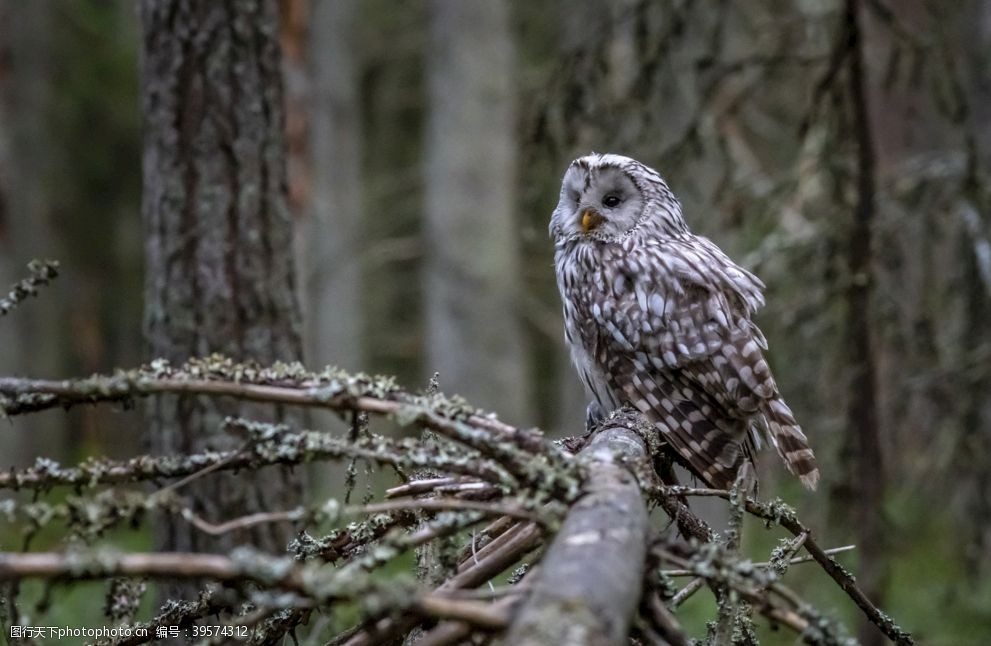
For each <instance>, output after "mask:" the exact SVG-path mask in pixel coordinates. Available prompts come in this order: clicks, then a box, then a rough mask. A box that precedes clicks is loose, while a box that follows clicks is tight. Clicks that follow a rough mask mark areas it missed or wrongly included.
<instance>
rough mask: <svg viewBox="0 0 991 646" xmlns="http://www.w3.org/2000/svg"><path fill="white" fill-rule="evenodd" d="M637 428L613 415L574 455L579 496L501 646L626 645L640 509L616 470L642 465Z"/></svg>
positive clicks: (641, 536) (631, 418) (642, 538)
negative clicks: (579, 466)
mask: <svg viewBox="0 0 991 646" xmlns="http://www.w3.org/2000/svg"><path fill="white" fill-rule="evenodd" d="M638 424H639V416H637V415H632V414H627V413H623V414H617V415H616V416H614V417H613V418H612V419H611V420H609V421H608V422H606V424H605V425H604V427H603V429H602V430H601V431H599V432H598V433H597V434H596V435H595V437H594V438H593V439H592V441H591V442H590V443H589V444H588V446H587V447H586V448H585V449H583V450H582V451H581V453H580V459H581V460H582V462H583V463H584V464H585V467H586V473H587V479H586V481H585V485H584V489H583V491H584V493H583V496H582V497H581V498H580V499H579V500H578V501H577V502H576V503H575V504H574V505H573V506H572V508H571V510H570V511H569V513H568V515H567V517H566V518H565V521H564V524H563V526H562V527H561V530H560V531H559V532H558V534H557V536H556V537H555V538H554V541H553V542H552V543H551V545H550V547H549V548H548V550H547V553H546V554H545V555H544V558H543V559H542V561H541V567H540V572H538V573H537V574H536V575H535V576H536V578H535V580H534V582H533V583H532V585H533V592H532V593H531V595H530V597H529V598H528V599H527V602H526V604H525V605H524V606H523V608H522V610H521V611H520V613H519V615H518V616H517V617H516V619H515V620H514V621H513V624H512V626H511V628H510V630H509V633H508V637H507V641H508V642H509V643H512V644H523V645H530V644H533V645H536V644H551V643H568V644H617V645H618V644H624V643H626V641H627V634H628V631H629V626H630V621H631V619H632V617H633V613H634V611H635V610H636V607H637V603H638V601H639V598H640V589H641V581H642V579H643V564H644V559H645V556H646V550H647V508H646V505H645V503H644V498H643V494H642V493H641V491H640V485H639V483H638V482H637V479H636V477H635V476H634V475H633V474H632V473H631V472H630V470H629V469H628V468H626V467H625V466H624V461H637V460H640V461H642V460H645V459H646V458H647V447H646V445H645V443H644V441H643V440H642V439H641V438H640V435H639V434H638Z"/></svg>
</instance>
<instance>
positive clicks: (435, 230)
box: [425, 0, 527, 422]
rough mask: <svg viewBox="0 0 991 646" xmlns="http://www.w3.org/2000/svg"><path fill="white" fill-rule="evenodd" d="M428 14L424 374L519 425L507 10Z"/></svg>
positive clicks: (470, 1) (458, 5)
mask: <svg viewBox="0 0 991 646" xmlns="http://www.w3.org/2000/svg"><path fill="white" fill-rule="evenodd" d="M430 9H431V14H430V38H431V46H430V48H429V51H430V57H429V59H428V61H427V75H428V86H429V88H428V89H429V103H430V105H429V113H430V117H429V124H428V132H427V169H426V212H425V218H426V231H425V239H426V244H427V253H426V286H427V294H426V306H425V307H426V312H427V355H428V365H427V369H428V370H429V371H430V372H433V371H435V370H436V371H438V372H440V384H441V387H442V388H443V389H444V390H446V391H449V392H457V393H459V394H462V395H464V396H465V397H467V398H468V399H469V400H470V401H472V402H474V403H476V404H478V405H480V406H483V407H486V408H490V409H498V410H500V411H501V412H502V414H503V415H504V416H505V417H506V418H507V419H510V420H514V421H516V422H519V421H521V420H522V419H524V418H525V416H526V415H525V412H526V406H525V401H526V393H527V383H526V370H525V367H526V361H525V357H524V352H523V334H522V330H521V325H520V321H519V316H518V310H519V307H518V301H517V295H518V294H519V293H520V291H521V290H522V289H524V286H523V285H522V284H521V279H520V276H521V272H520V254H519V249H518V245H519V241H518V236H517V231H518V227H517V219H516V218H515V214H514V213H513V205H514V204H515V200H514V195H513V186H514V179H513V178H514V165H515V164H514V162H515V157H514V151H515V137H514V131H515V116H514V115H515V105H514V103H515V102H514V96H513V87H514V78H513V70H514V55H513V46H512V40H511V35H510V30H509V15H508V13H509V10H508V6H507V5H506V3H502V2H489V1H488V0H436V1H435V2H433V3H432V4H431V5H430Z"/></svg>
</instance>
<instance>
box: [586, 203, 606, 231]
mask: <svg viewBox="0 0 991 646" xmlns="http://www.w3.org/2000/svg"><path fill="white" fill-rule="evenodd" d="M605 221H606V219H605V218H604V217H602V216H601V215H600V214H599V212H598V211H596V210H595V209H585V210H584V211H582V231H583V232H584V233H588V232H589V231H591V230H593V229H595V227H597V226H599V225H600V224H602V223H603V222H605Z"/></svg>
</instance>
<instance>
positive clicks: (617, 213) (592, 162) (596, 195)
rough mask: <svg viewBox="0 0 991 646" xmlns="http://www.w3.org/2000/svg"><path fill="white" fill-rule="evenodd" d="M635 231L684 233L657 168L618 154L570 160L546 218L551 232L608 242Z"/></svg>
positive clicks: (563, 237)
mask: <svg viewBox="0 0 991 646" xmlns="http://www.w3.org/2000/svg"><path fill="white" fill-rule="evenodd" d="M644 225H646V226H644ZM638 229H644V230H645V231H644V233H645V234H647V235H651V234H656V233H662V232H681V231H687V227H685V224H684V220H682V218H681V206H680V205H679V204H678V201H677V200H676V199H675V198H674V196H673V195H672V194H671V191H670V190H668V187H667V185H666V184H665V183H664V180H663V179H661V176H660V175H659V174H658V173H657V171H655V170H653V169H652V168H649V167H647V166H644V165H643V164H641V163H640V162H638V161H636V160H635V159H630V158H629V157H623V156H621V155H599V154H592V155H586V156H585V157H579V158H578V159H576V160H575V161H573V162H572V163H571V166H570V167H569V168H568V170H567V172H566V173H565V174H564V180H563V182H562V184H561V198H560V200H559V201H558V204H557V208H556V209H554V214H553V215H552V216H551V223H550V233H551V236H552V237H553V238H554V239H555V240H557V241H567V240H577V241H582V240H589V241H590V240H606V241H608V240H616V239H620V238H623V237H626V236H628V235H631V234H632V233H633V232H634V231H637V230H638Z"/></svg>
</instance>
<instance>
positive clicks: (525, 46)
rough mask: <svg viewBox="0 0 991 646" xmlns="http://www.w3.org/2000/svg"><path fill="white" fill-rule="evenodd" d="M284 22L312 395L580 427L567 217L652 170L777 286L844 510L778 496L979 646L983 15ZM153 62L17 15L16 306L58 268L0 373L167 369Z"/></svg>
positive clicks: (96, 431) (50, 448)
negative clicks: (354, 385) (560, 281)
mask: <svg viewBox="0 0 991 646" xmlns="http://www.w3.org/2000/svg"><path fill="white" fill-rule="evenodd" d="M848 11H855V12H857V15H858V19H859V24H860V27H861V28H860V29H859V31H857V32H856V33H854V34H853V35H851V33H850V31H849V30H848V29H846V28H844V26H843V25H844V24H845V19H846V13H845V12H848ZM278 19H279V20H278V23H279V24H278V26H277V28H278V30H279V34H280V41H281V45H282V69H283V80H284V97H285V134H286V141H287V144H288V145H287V160H286V163H287V165H288V185H289V186H288V191H289V193H288V195H289V206H290V208H291V211H292V215H293V218H294V222H295V225H296V233H295V236H296V240H295V249H296V258H295V262H296V267H297V272H298V273H297V276H298V287H299V297H300V302H301V305H302V311H303V317H302V320H303V325H304V327H303V340H304V346H305V348H304V357H305V362H306V364H307V365H309V366H319V365H324V364H336V365H340V366H341V367H344V368H346V369H349V370H363V371H367V372H376V373H379V372H380V373H389V374H395V375H397V376H398V379H399V381H400V383H401V384H403V385H405V386H406V387H409V388H411V389H415V388H421V387H424V386H425V385H426V383H427V380H428V378H429V377H430V376H431V375H432V374H433V373H434V372H435V371H437V372H439V379H440V385H441V388H442V389H443V390H444V391H445V392H448V393H459V394H462V395H464V396H465V397H467V398H468V400H469V401H471V402H473V403H474V404H476V405H479V406H482V407H484V408H488V409H491V410H495V411H498V412H499V414H500V416H501V418H502V419H504V420H506V421H508V422H511V423H514V424H522V425H534V426H539V427H541V428H543V429H547V430H549V431H551V432H553V433H555V434H557V435H565V434H575V433H577V432H579V431H581V430H582V428H583V423H584V422H583V419H584V411H585V403H586V402H585V399H584V395H583V393H582V391H581V388H580V386H579V385H578V382H577V380H576V378H575V377H574V375H573V371H572V369H571V367H570V365H569V360H568V357H567V355H566V352H565V350H564V346H563V342H562V332H561V317H560V313H559V310H560V305H559V297H558V295H557V291H556V287H555V284H554V277H553V270H552V266H551V258H552V247H551V244H550V242H549V240H548V237H547V233H546V227H547V221H548V218H549V215H550V212H551V210H552V209H553V207H554V204H555V203H556V200H557V191H558V187H559V182H560V178H561V175H562V174H563V172H564V170H565V168H566V167H567V165H568V163H569V162H570V161H571V159H573V158H574V157H576V156H578V155H581V154H584V153H586V152H588V151H590V150H594V151H597V152H616V153H621V154H626V155H629V156H632V157H636V158H638V159H640V160H641V161H643V162H645V163H647V164H649V165H652V166H654V167H655V168H657V169H658V170H659V171H660V172H661V173H662V174H663V175H664V176H665V177H666V178H667V180H668V183H669V185H670V186H671V188H672V189H673V191H674V192H675V194H676V195H678V196H679V197H680V198H681V200H682V202H683V204H684V207H685V213H686V217H687V220H688V222H689V225H690V226H691V227H692V228H693V229H694V230H695V231H696V232H698V233H701V234H704V235H707V236H708V237H710V238H712V239H713V240H715V241H716V242H717V243H718V244H719V245H720V246H721V247H722V248H723V249H724V250H726V251H727V253H729V255H730V256H731V257H733V258H735V259H737V260H738V261H741V263H742V264H744V265H746V266H748V267H749V268H751V269H752V270H754V271H755V272H756V273H757V274H758V275H759V276H760V277H761V278H762V279H763V280H764V282H765V283H766V284H767V286H768V292H767V300H768V306H767V308H766V309H764V310H763V311H762V312H761V313H760V314H759V319H758V320H759V323H760V325H761V326H762V328H763V329H764V331H765V333H766V335H767V338H768V340H769V343H770V347H771V352H770V358H771V363H772V365H773V367H774V369H775V371H776V374H777V375H778V381H779V384H780V385H781V389H782V391H783V393H784V395H785V396H786V398H787V399H788V401H789V403H790V404H791V406H792V408H793V409H794V410H795V412H796V416H797V417H798V419H799V421H800V422H801V423H802V425H803V426H804V427H805V429H806V431H807V434H808V435H809V437H810V440H811V442H812V444H813V446H814V447H815V449H816V452H817V455H819V456H820V460H821V462H822V464H823V469H822V471H823V484H822V486H821V487H820V491H819V492H817V493H814V494H806V493H803V492H801V491H800V490H799V487H798V485H797V483H795V482H792V481H791V480H790V479H789V478H787V474H785V473H784V472H783V470H782V469H780V468H769V469H766V470H765V472H764V473H763V475H762V478H761V483H762V484H761V487H762V494H763V495H765V496H774V495H781V496H782V497H785V498H786V499H789V500H790V501H792V502H794V503H795V504H796V505H797V507H798V509H799V511H800V512H801V514H802V515H803V518H804V520H805V521H806V522H807V523H808V524H810V525H811V526H813V527H815V528H816V531H817V532H819V533H820V534H821V535H822V537H823V540H822V541H821V542H822V543H823V544H824V545H844V544H847V543H856V544H857V545H858V549H857V551H856V552H854V554H856V555H857V556H856V557H853V559H854V560H852V561H849V562H851V563H855V565H852V569H853V570H854V572H855V573H856V574H857V575H858V580H859V581H860V582H861V583H862V584H863V585H864V586H865V589H867V590H869V591H870V592H871V594H872V597H873V598H875V600H876V601H878V603H879V605H880V606H882V607H883V608H884V609H885V610H887V611H889V612H890V613H891V614H892V615H893V616H894V617H895V618H896V619H898V620H900V621H901V622H903V624H904V625H905V627H906V628H908V629H909V630H911V631H913V632H914V633H915V634H916V636H917V638H918V639H919V640H920V642H921V643H930V644H980V643H988V640H989V639H991V397H989V395H991V322H989V321H991V242H989V236H991V182H989V174H988V173H989V167H991V1H989V0H960V1H959V2H943V1H940V0H898V1H894V0H861V1H858V2H840V1H839V0H836V1H816V0H753V1H748V2H728V1H726V0H702V1H687V0H660V1H650V0H616V1H614V2H606V1H605V0H602V1H595V0H540V1H536V0H529V1H515V0H510V1H507V2H501V1H491V2H457V0H447V1H444V0H438V1H436V2H428V1H412V2H393V1H389V0H282V1H281V2H280V3H279V16H278ZM272 28H273V29H274V28H276V26H275V25H272ZM140 51H141V28H140V21H139V18H138V15H137V13H136V10H135V6H134V4H133V3H132V2H129V1H126V0H118V1H109V0H67V1H64V2H55V1H30V2H28V1H23V0H0V285H3V286H6V285H8V284H10V283H13V282H14V281H15V280H17V279H18V278H20V277H22V274H23V273H24V266H25V264H26V263H27V262H28V260H30V259H31V258H36V257H50V258H57V259H59V260H60V261H61V263H62V272H61V273H62V276H61V277H60V278H59V280H58V281H57V282H56V283H55V285H54V286H53V287H52V288H51V289H50V290H49V291H46V292H45V293H44V294H42V296H41V297H40V298H39V299H37V300H34V301H32V302H30V303H28V304H26V305H25V306H23V308H22V309H21V310H20V311H18V312H17V313H16V315H15V316H12V317H9V318H7V319H6V320H0V373H2V374H24V375H30V376H37V377H62V376H74V375H84V374H89V373H92V372H97V371H100V372H107V371H111V370H113V368H115V367H119V366H132V365H137V364H139V363H141V362H143V361H146V360H148V359H149V358H150V357H149V354H148V351H147V346H146V345H145V341H144V338H143V335H142V325H143V319H142V317H143V313H142V312H143V290H144V286H145V276H144V232H143V226H142V219H141V184H142V175H141V167H142V166H141V164H142V139H141V137H142V122H141V119H142V117H141V110H140V86H139V71H140V69H141V61H140ZM850 57H854V58H850ZM856 61H860V63H857V62H856ZM858 75H859V77H858ZM11 423H12V424H13V425H14V426H15V427H16V432H15V431H12V430H11V429H5V430H4V432H3V433H2V434H0V454H2V456H3V458H2V463H0V467H2V468H8V467H11V466H23V465H27V464H31V463H33V462H34V459H35V457H36V456H39V455H45V456H48V457H51V458H53V459H56V460H59V461H64V462H75V461H78V460H80V459H82V458H84V457H85V456H88V455H103V454H105V455H110V456H117V457H125V456H131V455H135V454H137V453H140V452H142V451H144V450H145V447H144V445H143V444H142V443H141V437H140V434H139V433H136V432H135V428H136V424H140V423H141V422H140V418H136V417H134V416H129V415H121V414H118V413H115V412H113V411H111V410H109V409H107V408H98V407H93V408H80V409H74V410H72V411H70V412H69V413H68V414H66V413H63V412H61V411H53V412H48V413H45V414H42V415H38V416H34V417H31V418H25V419H16V420H14V421H12V422H11ZM749 537H750V538H752V539H759V536H756V535H755V533H754V532H751V533H750V534H749ZM806 584H807V585H806V587H805V590H803V592H805V593H806V594H808V596H809V597H810V598H811V599H814V600H818V601H820V602H822V604H823V605H822V606H821V607H824V608H827V609H831V610H833V611H834V612H835V613H836V614H837V615H839V616H844V617H845V618H846V619H848V620H851V621H852V620H854V619H855V618H856V610H855V609H853V608H851V607H849V604H848V603H843V602H842V601H841V600H840V599H839V598H838V597H836V596H835V595H836V594H837V593H836V592H835V591H832V590H829V591H826V590H824V591H822V593H821V594H819V593H817V591H816V585H817V584H816V581H815V580H809V581H807V582H806ZM699 597H700V598H699V599H698V600H693V603H698V604H702V603H705V601H704V600H702V599H701V595H700V596H699ZM700 612H701V611H700ZM864 634H865V635H866V634H868V633H864Z"/></svg>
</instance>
